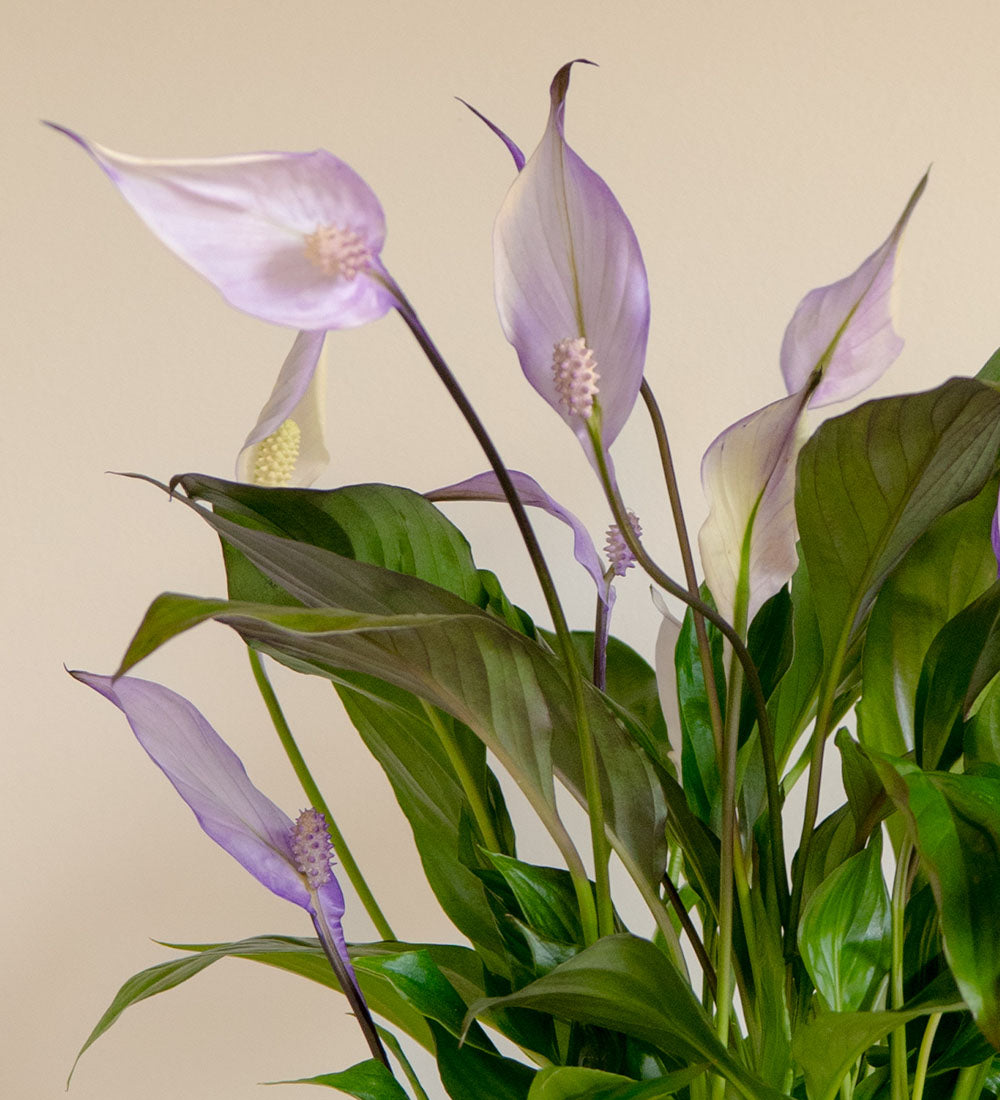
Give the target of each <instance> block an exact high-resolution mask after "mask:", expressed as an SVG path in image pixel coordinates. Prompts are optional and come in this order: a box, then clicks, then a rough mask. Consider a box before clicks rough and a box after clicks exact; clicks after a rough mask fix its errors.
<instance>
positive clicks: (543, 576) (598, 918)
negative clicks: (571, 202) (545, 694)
mask: <svg viewBox="0 0 1000 1100" xmlns="http://www.w3.org/2000/svg"><path fill="white" fill-rule="evenodd" d="M385 279H386V285H387V286H388V287H389V288H390V289H391V290H392V292H393V293H394V294H395V295H396V297H397V299H398V301H399V306H398V307H397V310H398V312H399V315H400V317H402V319H403V320H404V321H405V322H406V325H407V327H408V328H409V329H410V331H411V332H412V333H413V336H414V337H415V339H416V341H417V343H418V344H419V345H420V348H421V350H422V351H423V353H424V355H426V356H427V359H428V360H429V362H430V364H431V366H432V367H433V368H434V370H435V372H436V373H437V376H438V378H440V380H441V382H442V384H443V385H444V387H445V389H446V390H447V391H448V394H449V395H450V397H451V398H452V400H453V401H454V402H455V404H456V405H457V406H458V409H459V411H460V412H461V414H462V416H463V417H464V418H465V421H466V423H467V424H468V425H469V428H470V429H471V430H472V433H473V435H474V436H475V437H476V440H477V441H478V443H479V445H480V447H481V448H482V450H483V453H484V454H485V455H486V458H487V460H488V462H489V464H490V467H491V468H492V470H493V472H494V474H496V477H497V480H498V481H499V483H500V487H501V488H502V489H503V493H504V496H505V497H506V498H507V503H508V504H509V505H510V509H511V511H512V512H513V514H514V519H515V521H516V523H517V526H518V529H519V530H520V532H521V538H522V539H523V541H524V545H525V547H526V549H527V551H528V556H529V557H530V559H531V563H532V565H533V566H534V569H535V575H536V576H537V577H538V583H539V585H540V586H541V589H542V593H543V595H544V597H545V603H546V605H547V607H548V609H549V615H550V616H551V618H552V625H553V627H554V629H555V632H556V636H557V638H558V642H559V651H560V656H561V657H562V660H563V664H564V666H565V669H566V679H567V684H568V686H569V689H570V695H571V698H572V703H573V713H574V717H575V719H576V728H577V735H578V737H579V742H580V760H581V765H582V768H583V779H584V790H585V794H586V799H587V811H588V816H589V818H590V838H591V845H592V847H593V853H594V885H595V887H596V893H597V904H596V907H595V904H594V896H593V894H592V892H591V889H590V882H589V880H587V878H586V875H583V876H582V877H581V875H580V870H579V868H578V867H572V866H571V867H570V868H569V870H570V874H571V875H572V876H573V887H574V890H575V892H576V896H577V903H578V904H579V906H580V919H581V921H582V923H583V929H584V938H585V940H586V942H587V943H588V944H589V943H593V942H595V941H596V940H597V938H598V937H599V936H604V935H610V934H611V933H612V932H613V931H614V910H613V908H612V904H611V885H610V880H609V877H608V860H609V857H610V846H609V844H608V839H607V835H606V832H605V824H604V806H603V803H602V801H601V788H600V781H599V778H598V772H597V749H596V746H595V744H594V738H593V734H592V731H591V729H590V721H589V718H588V716H587V705H586V697H585V695H584V687H583V675H582V673H581V671H580V664H579V661H578V660H577V656H576V650H575V648H574V647H573V640H572V638H571V636H570V632H569V627H568V625H567V623H566V616H565V614H564V612H563V609H562V604H561V603H560V602H559V595H558V593H557V592H556V587H555V584H554V583H553V580H552V575H551V573H550V572H549V567H548V565H547V563H546V561H545V558H544V556H543V554H542V550H541V547H540V546H539V544H538V539H537V537H536V536H535V532H534V529H533V528H532V526H531V521H530V520H529V519H528V514H527V511H526V510H525V507H524V504H523V503H522V502H521V498H520V497H519V496H518V495H517V489H515V487H514V483H513V482H512V481H511V478H510V474H509V473H508V471H507V467H506V466H505V465H504V462H503V460H502V459H501V457H500V453H499V451H497V449H496V446H495V445H494V443H493V440H492V439H491V438H490V436H489V434H488V433H487V431H486V428H485V426H484V425H483V423H482V421H481V420H480V418H479V414H478V413H477V412H476V410H475V409H474V408H473V407H472V404H471V402H470V401H469V399H468V397H466V395H465V392H464V391H463V390H462V388H461V386H460V385H459V384H458V380H457V379H456V378H455V376H454V374H453V373H452V371H451V368H450V367H449V366H448V364H447V363H446V362H445V360H444V357H443V356H442V355H441V353H440V351H438V349H437V347H436V345H435V344H434V341H433V340H432V339H431V337H430V334H429V333H428V332H427V330H426V329H425V328H424V326H423V323H422V322H421V321H420V318H419V317H418V316H417V314H416V311H415V310H414V309H413V306H412V305H411V304H410V303H409V301H408V300H407V298H406V296H405V295H404V294H403V292H402V290H401V289H400V288H399V286H398V285H397V284H396V283H395V282H394V281H393V280H392V279H390V278H389V277H388V276H387V275H386V276H385Z"/></svg>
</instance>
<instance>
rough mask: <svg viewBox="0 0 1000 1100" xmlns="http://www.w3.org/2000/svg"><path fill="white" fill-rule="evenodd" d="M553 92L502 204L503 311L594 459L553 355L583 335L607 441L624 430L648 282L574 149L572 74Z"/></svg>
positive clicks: (498, 251)
mask: <svg viewBox="0 0 1000 1100" xmlns="http://www.w3.org/2000/svg"><path fill="white" fill-rule="evenodd" d="M573 64H575V62H570V64H568V65H564V66H563V67H562V68H561V69H560V70H559V72H558V73H556V75H555V78H554V80H553V81H552V85H551V88H550V100H551V106H550V110H549V120H548V125H547V127H546V129H545V134H544V135H543V137H542V140H541V142H540V144H539V145H538V148H537V149H535V151H534V153H532V155H531V156H530V157H529V158H528V160H527V162H526V163H525V165H524V168H523V169H522V170H521V172H520V173H519V174H518V176H517V178H516V179H515V181H514V183H513V185H512V186H511V188H510V190H509V191H508V193H507V196H506V198H505V199H504V202H503V205H502V206H501V208H500V212H499V214H498V215H497V219H496V224H495V226H494V230H493V252H494V275H495V290H496V300H497V309H498V312H499V315H500V323H501V325H502V327H503V331H504V335H505V336H506V337H507V339H508V340H509V341H510V342H511V344H513V346H514V348H515V350H516V351H517V355H518V359H519V360H520V363H521V369H522V370H523V371H524V374H525V377H526V378H527V379H528V381H529V382H530V383H531V385H532V386H533V387H534V388H535V389H536V390H537V391H538V393H540V394H541V395H542V397H544V398H545V400H546V401H548V403H549V404H550V405H551V406H552V407H553V408H554V409H555V410H556V412H558V413H559V415H560V416H561V417H562V418H563V419H564V420H565V421H566V423H567V424H569V426H570V427H571V428H572V429H573V431H574V432H575V433H576V435H577V437H578V438H579V439H580V442H581V443H582V444H583V446H584V449H585V450H586V451H587V453H588V455H590V457H591V461H594V452H593V443H592V441H591V438H590V432H589V427H588V421H587V420H586V419H585V418H584V417H581V416H579V415H575V414H573V413H571V412H569V411H568V410H567V409H566V408H565V407H564V405H563V404H562V403H561V401H560V399H559V395H558V393H557V391H556V385H555V381H554V378H553V373H552V361H553V349H554V348H555V346H556V345H557V344H559V343H560V342H561V341H564V340H567V339H569V340H575V339H577V338H579V337H583V339H584V340H585V342H586V345H587V347H588V348H589V349H590V350H591V351H592V352H593V356H594V360H595V363H596V368H597V372H598V375H599V392H598V397H597V404H598V408H599V415H600V419H599V421H596V423H597V424H599V429H600V441H601V445H602V446H603V447H604V448H607V447H609V446H610V445H611V444H612V443H613V442H614V440H615V438H616V437H617V435H618V433H619V432H620V431H621V429H622V426H623V425H624V423H625V421H626V419H627V418H628V416H629V413H630V412H631V411H632V406H633V405H634V404H635V399H636V396H637V395H638V393H639V386H640V384H641V382H642V372H643V365H644V361H645V356H646V341H647V337H648V334H649V286H648V282H647V279H646V269H645V266H644V264H643V261H642V254H641V252H640V251H639V243H638V241H637V240H636V236H635V233H634V231H633V229H632V226H631V224H630V223H629V220H628V218H627V217H626V216H625V213H624V211H623V210H622V208H621V206H620V205H619V204H618V200H617V199H616V198H615V197H614V195H613V194H612V193H611V190H610V189H609V188H608V186H607V184H606V183H605V182H604V180H602V179H601V177H600V176H598V175H597V174H596V173H595V172H594V171H593V170H592V169H591V168H589V167H588V166H587V165H586V164H585V163H584V162H583V161H582V160H581V159H580V157H579V156H577V154H576V153H575V152H574V151H573V150H572V149H571V148H570V147H569V145H567V143H566V139H565V136H564V131H563V119H564V114H565V103H566V91H567V89H568V87H569V77H570V69H571V68H572V65H573Z"/></svg>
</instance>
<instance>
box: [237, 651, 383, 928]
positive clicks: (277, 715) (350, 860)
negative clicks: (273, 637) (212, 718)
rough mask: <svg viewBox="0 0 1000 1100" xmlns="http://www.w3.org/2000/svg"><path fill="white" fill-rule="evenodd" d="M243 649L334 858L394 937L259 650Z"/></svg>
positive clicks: (368, 910) (377, 921) (378, 921)
mask: <svg viewBox="0 0 1000 1100" xmlns="http://www.w3.org/2000/svg"><path fill="white" fill-rule="evenodd" d="M247 653H248V654H249V657H250V668H251V669H252V670H253V678H254V680H256V682H257V687H258V689H259V690H260V694H261V697H262V698H263V700H264V705H265V706H266V707H267V712H268V714H269V715H270V716H271V722H272V723H273V725H274V728H275V731H276V732H277V734H278V740H279V741H280V742H281V747H282V748H283V749H284V750H285V755H286V756H287V757H288V760H289V762H290V763H291V765H292V768H293V770H294V771H295V774H296V776H297V777H298V780H299V783H301V784H302V790H303V791H304V792H305V796H306V798H308V799H309V804H310V805H311V806H312V807H313V809H314V810H319V812H320V813H321V814H322V815H323V816H324V817H325V818H326V823H327V826H328V828H329V830H330V839H331V840H332V841H333V850H334V851H335V852H336V853H337V859H338V860H339V862H340V865H341V866H342V867H343V868H344V870H345V871H346V873H347V877H348V879H349V880H350V883H351V885H352V886H353V887H354V892H355V893H356V894H357V895H358V898H359V899H360V901H361V904H362V905H363V906H364V907H365V912H366V913H367V914H368V916H369V917H370V918H371V921H372V924H374V925H375V928H376V930H377V931H378V934H379V935H380V936H381V937H382V939H383V940H395V939H396V934H395V933H394V932H393V930H392V928H391V927H390V926H389V922H388V921H387V920H386V919H385V916H384V914H383V913H382V910H381V909H380V908H379V906H378V902H377V901H376V900H375V897H374V895H373V894H372V892H371V890H370V889H369V886H368V883H367V882H366V881H365V877H364V875H363V874H362V873H361V868H360V867H359V866H358V864H357V862H356V861H355V859H354V856H353V855H352V854H351V850H350V848H348V846H347V841H346V840H345V839H344V834H343V833H341V831H340V829H339V828H338V827H337V822H336V821H335V819H334V816H333V814H331V813H330V807H329V806H327V804H326V801H325V799H324V798H323V795H322V794H321V793H320V789H319V787H318V786H317V785H316V781H315V780H314V779H313V777H312V773H311V772H310V771H309V766H308V765H307V764H306V762H305V758H304V757H303V756H302V753H301V751H300V750H299V746H298V745H297V744H296V742H295V738H294V737H293V736H292V731H291V728H290V727H289V725H288V722H287V720H286V719H285V715H284V712H283V711H282V709H281V704H280V703H279V702H278V697H277V695H275V694H274V688H273V687H272V686H271V681H270V680H269V679H268V675H267V671H266V669H265V668H264V662H263V661H262V660H261V659H260V654H259V653H258V652H257V651H256V650H255V649H253V648H252V647H250V646H247Z"/></svg>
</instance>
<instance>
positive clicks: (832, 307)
mask: <svg viewBox="0 0 1000 1100" xmlns="http://www.w3.org/2000/svg"><path fill="white" fill-rule="evenodd" d="M926 186H927V176H926V174H925V175H924V177H923V179H921V181H920V182H919V183H918V184H917V186H916V188H915V190H914V192H913V194H912V195H911V196H910V200H909V202H908V203H907V204H906V209H905V210H904V211H903V213H902V215H901V216H900V218H899V221H897V222H896V224H895V225H894V226H893V229H892V232H891V233H890V234H889V236H888V237H887V238H886V240H885V241H884V242H883V244H882V245H880V247H879V248H877V249H876V250H875V251H874V252H873V253H872V254H871V255H870V256H869V257H868V259H867V260H865V262H864V263H863V264H862V265H861V266H860V267H859V268H858V269H857V271H855V272H854V273H853V274H851V275H848V276H847V277H846V278H844V279H841V280H840V281H839V282H836V283H832V284H831V285H830V286H823V287H818V288H817V289H816V290H811V291H810V292H809V293H808V294H807V295H806V296H805V297H804V298H803V299H802V301H801V302H800V303H799V305H798V308H797V309H796V310H795V313H794V315H793V316H792V320H791V322H790V323H789V325H788V328H787V329H786V330H785V337H784V340H783V341H782V344H781V373H782V374H783V375H784V378H785V385H786V386H787V388H788V392H789V393H798V392H800V391H801V390H802V389H804V388H805V387H806V386H807V385H808V386H811V387H812V395H811V398H810V401H809V404H810V406H812V407H813V408H817V407H819V406H821V405H829V404H832V403H833V402H836V401H844V400H845V399H846V398H848V397H853V396H854V395H855V394H857V393H860V392H861V391H862V390H864V389H867V388H868V386H870V385H871V384H872V383H873V382H875V381H876V380H877V379H878V378H881V376H882V375H883V374H884V373H885V372H886V370H888V368H889V367H890V366H891V364H892V363H893V361H894V360H895V359H896V357H897V356H898V355H899V353H900V351H901V350H902V348H903V341H902V338H901V337H900V336H899V335H898V334H897V333H896V330H895V329H894V328H893V281H894V279H895V275H896V256H897V253H898V251H899V243H900V241H901V240H902V237H903V230H904V229H905V228H906V223H907V222H908V221H909V220H910V215H911V214H912V213H913V209H914V207H915V206H916V205H917V202H918V200H919V199H920V196H921V195H922V194H923V193H924V188H925V187H926Z"/></svg>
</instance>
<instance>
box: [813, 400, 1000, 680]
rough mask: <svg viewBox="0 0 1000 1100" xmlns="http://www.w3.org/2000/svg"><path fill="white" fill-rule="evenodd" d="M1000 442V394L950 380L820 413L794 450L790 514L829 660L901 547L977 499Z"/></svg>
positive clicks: (841, 647)
mask: <svg viewBox="0 0 1000 1100" xmlns="http://www.w3.org/2000/svg"><path fill="white" fill-rule="evenodd" d="M998 448H1000V393H997V391H996V390H994V389H993V388H992V387H991V386H989V385H985V384H983V383H981V382H977V381H975V380H974V379H970V378H953V379H951V380H949V381H948V382H945V383H944V384H943V385H941V386H939V387H938V388H937V389H934V390H929V391H927V392H926V393H917V394H908V395H904V396H901V397H889V398H883V399H881V400H877V401H869V402H866V403H865V404H864V405H861V406H859V407H858V408H856V409H853V410H851V411H850V412H848V413H844V414H843V415H841V416H838V417H835V418H833V419H831V420H827V421H826V422H825V423H824V424H822V425H821V426H820V428H819V430H818V431H817V432H816V434H815V435H814V436H813V437H812V439H810V440H809V442H808V443H807V444H806V445H805V447H803V449H802V452H801V454H800V456H799V465H798V488H797V492H796V502H795V508H796V514H797V517H798V525H799V533H800V536H801V540H802V551H803V554H804V556H805V560H806V562H807V564H808V567H809V576H810V579H811V581H812V594H813V600H814V602H815V606H816V613H817V617H818V619H819V625H820V631H821V634H822V636H823V647H824V651H825V653H826V654H827V659H828V660H833V658H834V655H835V654H838V653H843V650H844V648H845V647H846V645H847V643H848V642H849V640H850V639H851V637H852V636H854V634H855V633H856V632H857V631H858V630H859V629H860V628H861V625H862V623H863V621H864V619H865V617H866V615H867V613H868V611H869V610H870V608H871V605H872V602H873V600H874V599H875V597H876V595H877V594H878V590H879V588H880V587H881V585H882V584H883V582H884V581H885V579H886V578H887V577H888V575H889V573H890V572H891V571H892V570H893V568H894V567H895V566H896V565H897V564H898V562H899V561H900V559H901V558H902V556H903V555H904V554H905V553H906V551H907V550H908V549H909V548H910V546H912V545H913V544H914V542H916V540H917V539H918V538H919V537H920V536H921V535H922V534H923V533H924V532H925V531H926V530H927V529H928V527H930V525H931V524H932V523H933V522H934V521H935V520H936V519H937V518H938V517H940V516H942V515H944V513H946V512H948V511H949V510H950V509H952V508H954V507H955V506H956V505H958V504H961V503H962V502H963V501H965V500H969V499H970V498H971V497H973V496H975V495H976V494H977V493H978V492H979V490H980V489H981V488H982V487H983V485H984V484H985V482H986V481H987V480H988V478H989V477H990V476H991V475H992V473H993V471H994V469H995V466H996V458H997V451H998Z"/></svg>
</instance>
